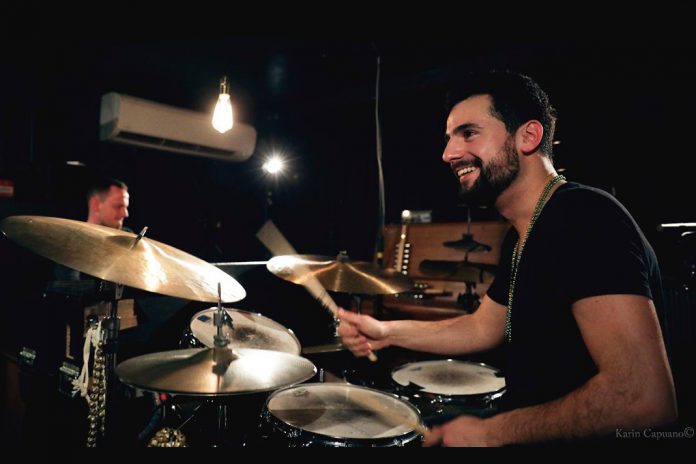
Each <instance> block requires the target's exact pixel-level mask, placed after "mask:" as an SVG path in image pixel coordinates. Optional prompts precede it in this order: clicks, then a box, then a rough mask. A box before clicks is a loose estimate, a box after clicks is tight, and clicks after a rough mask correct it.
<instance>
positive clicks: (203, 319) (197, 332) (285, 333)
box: [181, 307, 302, 355]
mask: <svg viewBox="0 0 696 464" xmlns="http://www.w3.org/2000/svg"><path fill="white" fill-rule="evenodd" d="M217 311H218V309H217V308H215V307H213V308H208V309H205V310H203V311H201V312H199V313H196V315H195V316H193V318H192V319H191V324H190V330H187V331H186V333H185V334H184V340H182V343H181V344H182V345H188V346H191V347H194V348H198V347H201V348H202V347H208V348H213V347H214V346H215V345H214V342H213V337H214V336H215V334H216V333H217V327H215V324H214V315H215V313H216V312H217ZM224 322H225V323H231V325H232V329H231V330H230V329H229V325H228V327H227V328H225V329H223V331H224V330H227V332H228V333H229V335H230V345H229V346H230V347H232V348H255V349H260V350H271V351H282V352H284V353H290V354H295V355H299V354H300V352H301V351H302V346H301V345H300V342H299V340H298V339H297V337H296V336H295V334H294V333H293V332H292V330H290V329H288V328H286V327H283V326H282V325H280V324H278V323H277V322H275V321H274V320H272V319H269V318H267V317H264V316H262V315H260V314H257V313H251V312H248V311H242V310H240V309H230V308H225V317H224Z"/></svg>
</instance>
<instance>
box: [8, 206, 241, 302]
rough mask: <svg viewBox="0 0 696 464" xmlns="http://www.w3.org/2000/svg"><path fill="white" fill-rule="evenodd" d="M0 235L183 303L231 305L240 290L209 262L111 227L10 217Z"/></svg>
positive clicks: (81, 268) (89, 271)
mask: <svg viewBox="0 0 696 464" xmlns="http://www.w3.org/2000/svg"><path fill="white" fill-rule="evenodd" d="M0 228H1V229H2V232H3V234H5V235H6V236H7V237H8V238H10V239H12V240H13V241H15V242H17V243H19V244H20V245H22V246H25V247H27V248H28V249H30V250H32V251H33V252H35V253H37V254H39V255H41V256H43V257H45V258H48V259H51V260H53V261H55V262H57V263H59V264H62V265H64V266H68V267H70V268H72V269H76V270H78V271H80V272H83V273H85V274H89V275H91V276H94V277H97V278H99V279H102V280H106V281H109V282H113V283H117V284H121V285H125V286H128V287H133V288H138V289H141V290H146V291H148V292H154V293H160V294H163V295H169V296H174V297H179V298H184V299H187V300H194V301H205V302H211V303H213V302H217V300H218V294H217V285H218V283H220V284H221V289H222V301H223V302H226V303H231V302H235V301H239V300H241V299H243V298H244V297H245V296H246V292H245V291H244V288H242V286H241V285H240V284H239V283H238V282H237V281H236V280H235V279H234V278H233V277H232V276H230V275H229V274H227V273H225V272H223V271H221V270H220V269H218V268H216V267H215V266H213V265H212V264H209V263H207V262H205V261H203V260H201V259H198V258H196V257H195V256H192V255H190V254H188V253H185V252H183V251H181V250H178V249H176V248H174V247H172V246H169V245H166V244H164V243H161V242H158V241H155V240H151V239H149V238H146V237H144V238H141V239H140V240H137V237H138V236H137V235H136V234H133V233H131V232H126V231H123V230H119V229H113V228H111V227H105V226H100V225H96V224H89V223H87V222H81V221H73V220H70V219H63V218H54V217H45V216H11V217H8V218H5V219H4V220H3V221H2V223H0Z"/></svg>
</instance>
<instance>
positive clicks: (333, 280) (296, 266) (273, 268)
mask: <svg viewBox="0 0 696 464" xmlns="http://www.w3.org/2000/svg"><path fill="white" fill-rule="evenodd" d="M266 267H267V268H268V270H269V271H270V272H271V273H273V274H275V275H277V276H278V277H280V278H282V279H285V280H288V281H290V282H293V283H296V284H300V285H303V284H304V282H306V281H307V279H309V278H310V276H313V277H316V278H317V279H318V280H319V282H320V283H321V285H322V286H323V287H324V288H325V289H326V290H331V291H334V292H345V293H354V294H362V295H379V294H384V295H393V294H395V293H401V292H405V291H406V290H410V289H411V288H413V285H414V283H413V280H411V279H410V278H409V277H407V276H405V275H403V274H401V273H399V272H397V271H395V270H394V269H383V268H381V267H378V266H375V265H374V264H371V263H368V262H362V261H351V260H350V259H349V258H348V256H347V255H345V254H340V255H339V256H338V258H337V259H333V258H330V257H328V256H316V255H283V256H275V257H274V258H271V259H270V260H269V261H268V264H267V265H266Z"/></svg>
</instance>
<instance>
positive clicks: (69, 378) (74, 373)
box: [58, 361, 80, 398]
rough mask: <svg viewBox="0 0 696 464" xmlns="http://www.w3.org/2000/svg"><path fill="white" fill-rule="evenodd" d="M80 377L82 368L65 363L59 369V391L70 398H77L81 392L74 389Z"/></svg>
mask: <svg viewBox="0 0 696 464" xmlns="http://www.w3.org/2000/svg"><path fill="white" fill-rule="evenodd" d="M79 376H80V368H78V367H77V366H76V365H74V364H72V363H69V362H67V361H63V364H62V365H61V366H60V368H59V369H58V391H59V392H60V393H62V394H63V395H65V396H67V397H68V398H77V396H78V394H79V391H78V390H76V389H75V388H74V382H75V381H76V380H77V378H78V377H79Z"/></svg>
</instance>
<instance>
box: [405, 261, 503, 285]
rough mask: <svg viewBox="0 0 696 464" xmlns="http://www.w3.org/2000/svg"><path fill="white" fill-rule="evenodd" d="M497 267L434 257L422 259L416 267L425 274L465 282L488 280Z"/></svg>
mask: <svg viewBox="0 0 696 464" xmlns="http://www.w3.org/2000/svg"><path fill="white" fill-rule="evenodd" d="M497 268H498V267H497V266H496V265H494V264H488V263H474V262H471V261H444V260H434V259H424V260H423V261H421V263H420V265H419V266H418V269H419V270H420V271H421V272H422V273H423V274H424V275H426V276H429V277H436V278H440V279H452V280H461V281H465V282H486V281H490V280H491V278H492V277H493V276H494V275H495V271H496V269H497Z"/></svg>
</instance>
